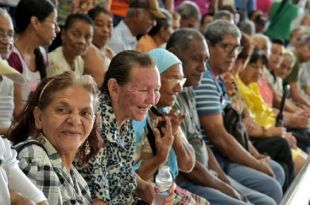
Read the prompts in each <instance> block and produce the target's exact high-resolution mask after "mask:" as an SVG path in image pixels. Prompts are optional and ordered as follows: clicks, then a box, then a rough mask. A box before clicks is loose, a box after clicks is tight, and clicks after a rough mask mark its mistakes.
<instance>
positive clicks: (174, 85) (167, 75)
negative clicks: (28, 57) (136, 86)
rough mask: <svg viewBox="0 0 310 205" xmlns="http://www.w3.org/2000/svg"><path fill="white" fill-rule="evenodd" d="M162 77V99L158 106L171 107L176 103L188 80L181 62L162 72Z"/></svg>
mask: <svg viewBox="0 0 310 205" xmlns="http://www.w3.org/2000/svg"><path fill="white" fill-rule="evenodd" d="M160 79H161V87H160V99H159V102H158V103H157V105H156V106H157V107H166V106H169V107H170V106H172V105H173V104H174V103H175V100H176V97H177V95H178V94H179V92H181V90H182V87H183V84H184V83H185V80H186V79H185V78H184V75H183V70H182V66H181V64H176V65H173V66H171V67H170V68H168V70H166V71H165V72H163V73H162V74H160Z"/></svg>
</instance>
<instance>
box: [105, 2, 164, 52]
mask: <svg viewBox="0 0 310 205" xmlns="http://www.w3.org/2000/svg"><path fill="white" fill-rule="evenodd" d="M156 18H165V16H164V14H163V13H161V12H160V9H159V6H158V2H157V0H133V1H132V2H131V3H130V5H129V8H128V13H127V16H126V17H125V18H124V20H122V21H121V22H120V23H119V24H118V25H117V26H116V27H115V28H114V30H113V36H112V39H111V42H110V43H109V46H110V47H111V48H112V50H113V51H114V52H115V53H119V52H121V51H124V50H134V49H136V46H137V38H136V36H138V35H144V34H146V33H147V32H148V31H149V30H150V29H151V28H152V27H153V26H154V25H155V22H156V21H155V20H156Z"/></svg>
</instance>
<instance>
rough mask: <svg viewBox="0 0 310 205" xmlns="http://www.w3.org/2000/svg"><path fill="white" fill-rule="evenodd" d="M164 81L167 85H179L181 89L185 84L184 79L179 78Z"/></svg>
mask: <svg viewBox="0 0 310 205" xmlns="http://www.w3.org/2000/svg"><path fill="white" fill-rule="evenodd" d="M165 80H166V81H168V83H169V84H171V85H173V86H176V85H180V86H181V87H183V86H184V84H185V82H186V78H181V79H176V78H168V79H165Z"/></svg>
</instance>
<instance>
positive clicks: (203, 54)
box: [175, 38, 209, 86]
mask: <svg viewBox="0 0 310 205" xmlns="http://www.w3.org/2000/svg"><path fill="white" fill-rule="evenodd" d="M187 45H188V46H187V48H186V49H184V50H182V51H177V53H175V54H176V55H177V56H178V57H179V59H180V60H181V61H182V66H183V71H184V76H185V78H186V82H185V86H197V85H199V83H200V81H201V78H202V74H203V72H204V71H205V70H206V62H207V60H208V59H209V50H208V47H207V43H206V41H205V40H204V39H201V38H193V39H192V40H190V41H189V42H188V43H187Z"/></svg>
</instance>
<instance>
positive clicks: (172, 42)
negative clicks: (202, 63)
mask: <svg viewBox="0 0 310 205" xmlns="http://www.w3.org/2000/svg"><path fill="white" fill-rule="evenodd" d="M197 38H198V39H204V37H203V35H202V34H201V33H200V32H199V31H198V30H196V29H193V28H182V29H179V30H177V31H176V32H174V33H173V34H172V35H171V36H170V38H169V40H168V42H167V45H166V49H167V50H170V49H171V48H174V49H177V50H184V49H186V48H187V47H188V44H189V43H190V42H191V40H193V39H197Z"/></svg>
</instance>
